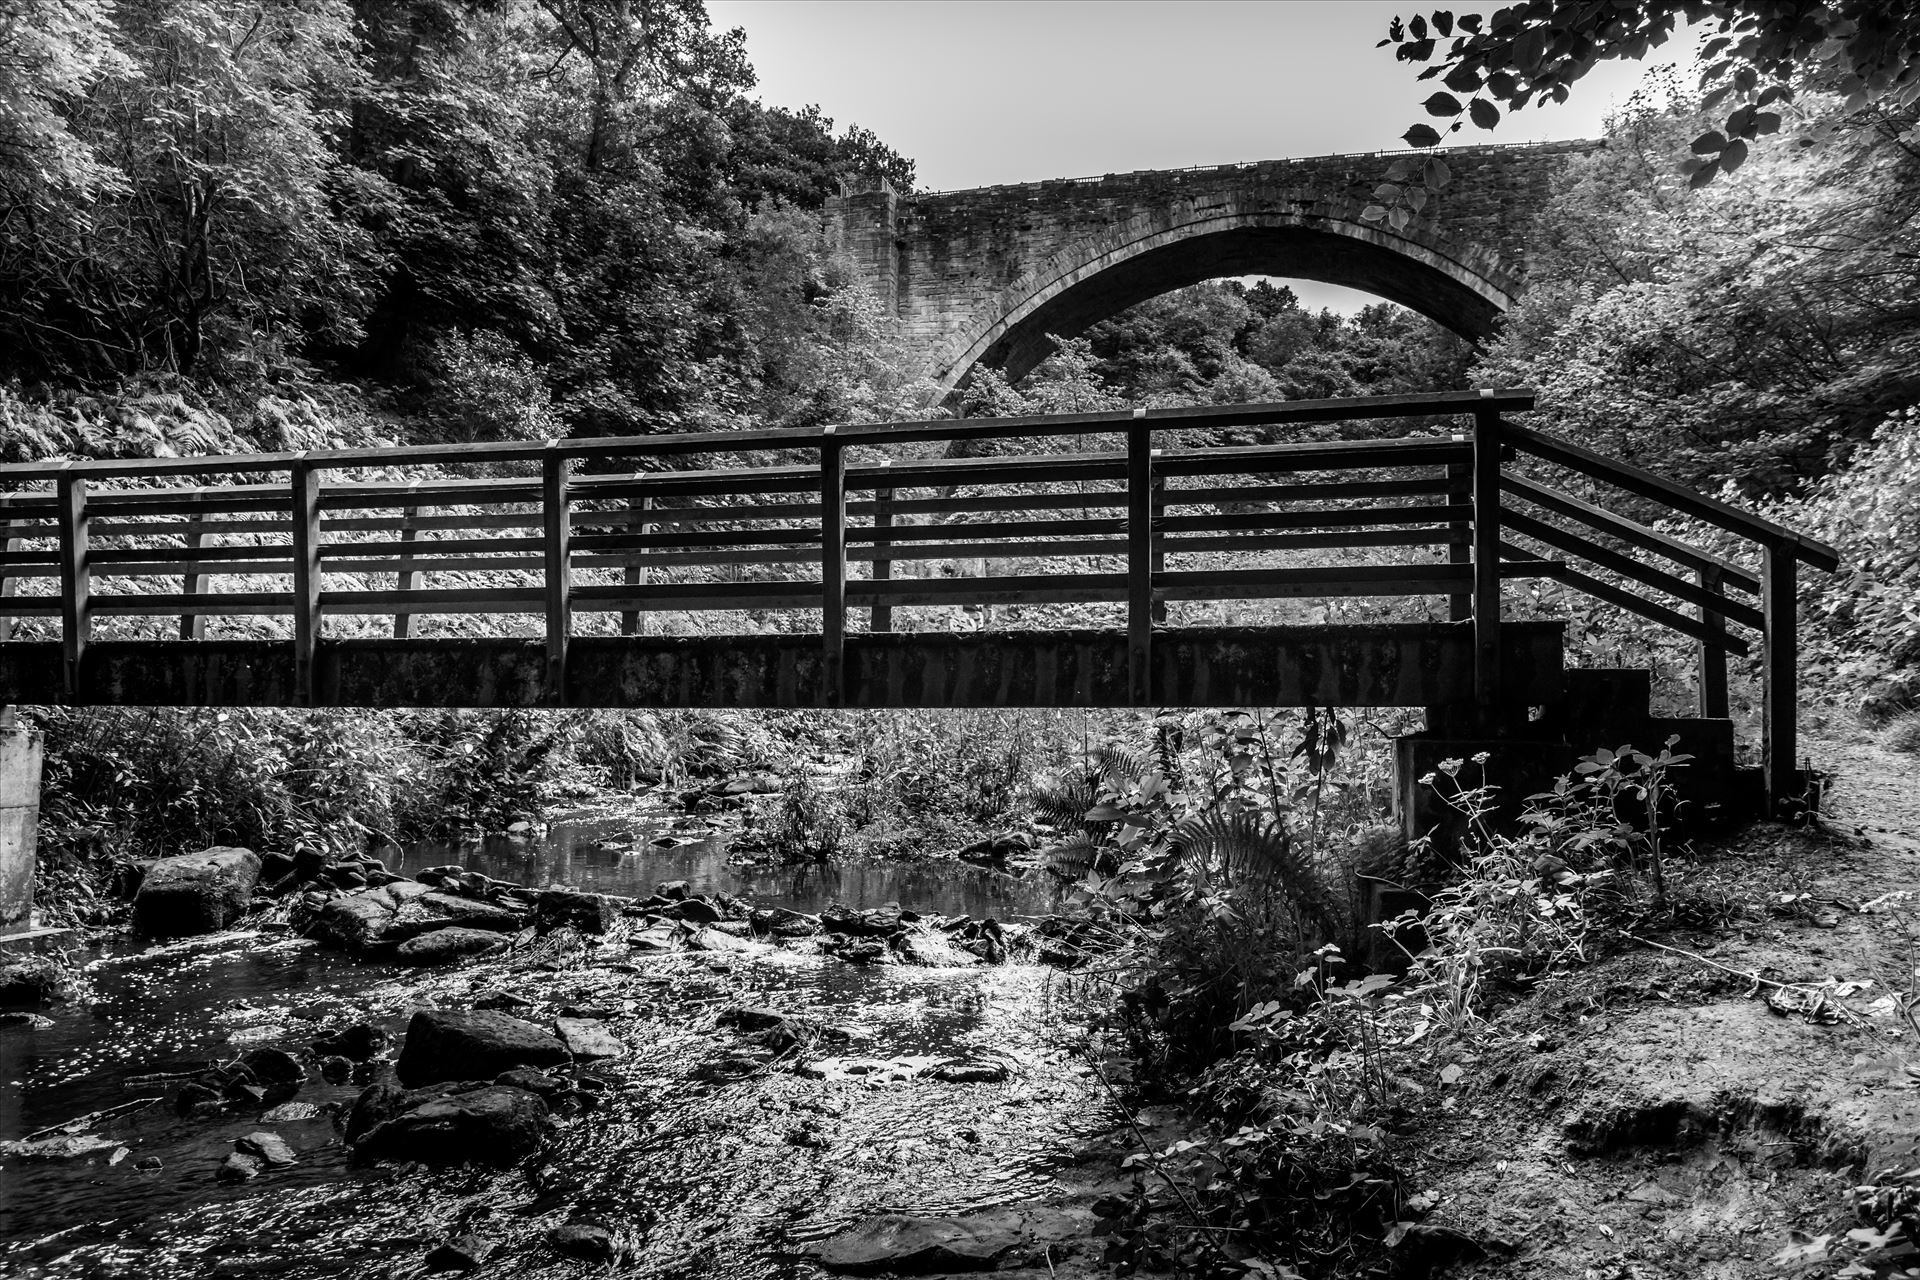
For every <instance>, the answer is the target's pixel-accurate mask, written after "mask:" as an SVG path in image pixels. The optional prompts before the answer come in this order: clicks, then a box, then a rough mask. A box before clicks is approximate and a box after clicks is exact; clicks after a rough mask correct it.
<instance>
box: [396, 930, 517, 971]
mask: <svg viewBox="0 0 1920 1280" xmlns="http://www.w3.org/2000/svg"><path fill="white" fill-rule="evenodd" d="M506 949H507V938H506V935H505V934H499V933H492V932H489V931H488V930H486V929H463V928H460V927H459V926H457V925H453V926H449V927H448V928H445V929H435V930H434V931H433V932H432V933H423V934H421V935H420V936H419V937H416V938H408V939H407V940H406V941H405V942H403V943H401V944H400V949H399V950H398V951H395V952H394V956H393V958H394V959H396V960H398V961H399V962H400V963H401V964H411V965H419V966H421V967H423V968H425V967H430V966H433V965H443V964H456V963H458V962H459V961H461V960H468V959H473V958H476V957H479V956H490V955H495V954H498V953H499V952H502V951H505V950H506Z"/></svg>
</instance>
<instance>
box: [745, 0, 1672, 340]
mask: <svg viewBox="0 0 1920 1280" xmlns="http://www.w3.org/2000/svg"><path fill="white" fill-rule="evenodd" d="M1427 7H1428V8H1431V7H1432V6H1427ZM1455 7H1456V9H1457V10H1459V11H1465V12H1470V11H1473V10H1474V9H1476V8H1479V9H1485V8H1488V7H1490V6H1479V5H1473V4H1463V3H1456V6H1455ZM707 11H708V13H709V15H710V16H711V18H712V20H713V24H714V26H715V27H717V28H720V29H723V30H724V29H727V28H731V27H742V28H744V29H745V30H746V33H747V54H748V57H749V58H750V59H751V60H752V63H753V66H754V69H755V71H756V72H757V73H758V74H759V77H760V84H759V88H758V90H757V91H756V92H757V93H758V95H759V97H760V98H761V100H762V101H763V102H765V103H767V104H768V105H769V106H782V107H794V108H798V107H803V106H806V105H807V104H809V103H818V104H819V105H820V107H821V109H822V110H823V111H824V112H825V113H826V114H827V115H828V116H830V117H832V118H833V120H834V122H835V124H836V125H837V126H839V127H840V128H845V127H846V126H847V125H849V124H855V123H857V124H861V125H865V126H866V127H867V128H869V129H872V130H873V131H874V132H875V133H876V134H878V135H879V136H880V137H881V139H882V140H884V141H885V142H886V143H887V144H888V145H889V146H891V147H893V148H894V149H895V150H897V151H899V152H901V153H902V154H904V155H907V156H910V157H912V159H913V160H914V161H915V162H916V163H917V164H918V165H919V182H920V185H921V186H922V187H925V188H929V189H932V190H936V191H946V190H957V189H961V188H966V187H982V186H992V185H995V184H997V183H1012V182H1033V181H1038V180H1040V179H1043V178H1072V177H1090V176H1095V175H1098V174H1103V173H1125V172H1129V171H1131V170H1134V169H1177V168H1185V167H1187V166H1190V165H1215V164H1230V163H1234V162H1238V161H1247V160H1277V159H1281V158H1284V157H1292V156H1315V155H1327V154H1331V153H1334V152H1342V151H1380V150H1402V149H1404V148H1405V144H1404V143H1402V142H1401V141H1400V140H1399V135H1400V134H1402V133H1403V132H1405V131H1406V128H1407V126H1408V125H1410V124H1412V123H1414V122H1415V121H1416V120H1424V119H1427V116H1426V114H1425V112H1423V111H1422V110H1421V108H1420V102H1421V100H1422V99H1424V98H1425V97H1426V96H1427V95H1428V94H1429V93H1431V92H1432V91H1433V86H1432V84H1431V83H1420V82H1417V81H1416V80H1415V79H1414V76H1415V74H1416V73H1417V71H1418V70H1419V68H1418V67H1414V66H1409V65H1408V64H1406V63H1401V62H1396V61H1394V59H1393V55H1392V50H1391V48H1390V47H1389V48H1387V49H1376V48H1374V44H1375V42H1376V41H1378V40H1380V39H1381V38H1382V37H1384V36H1385V35H1386V28H1387V23H1388V22H1389V21H1390V20H1391V19H1392V18H1393V16H1394V15H1395V14H1396V13H1399V14H1401V15H1403V16H1411V14H1412V13H1413V12H1414V9H1413V7H1412V6H1411V5H1409V4H1404V3H1398V2H1396V0H1387V2H1385V3H1381V2H1379V0H1328V2H1321V0H707ZM1691 47H1692V42H1691V41H1690V40H1687V39H1684V38H1680V39H1675V40H1674V41H1672V42H1670V43H1669V44H1668V45H1667V46H1665V47H1664V48H1663V49H1660V50H1657V51H1655V53H1654V54H1652V55H1650V56H1649V58H1648V60H1647V61H1646V62H1644V63H1619V64H1602V65H1601V66H1599V67H1597V68H1595V70H1594V71H1593V73H1592V74H1591V75H1589V76H1587V78H1586V79H1584V80H1582V81H1581V82H1580V83H1579V84H1578V85H1577V86H1575V92H1574V94H1573V96H1572V98H1571V99H1570V100H1569V101H1568V102H1566V103H1565V104H1563V105H1559V106H1548V107H1544V108H1539V109H1534V108H1528V109H1527V110H1526V111H1523V112H1519V113H1517V114H1515V115H1513V116H1512V117H1510V118H1508V119H1506V120H1503V121H1502V122H1501V124H1500V127H1499V129H1498V130H1497V131H1496V132H1494V133H1491V134H1489V133H1486V132H1484V131H1482V130H1478V129H1475V128H1473V127H1472V126H1471V125H1469V126H1467V127H1466V128H1465V129H1463V130H1462V131H1461V132H1460V134H1458V135H1455V137H1456V138H1458V139H1459V140H1461V141H1498V142H1534V141H1543V140H1548V139H1562V138H1592V137H1598V136H1599V135H1600V134H1601V132H1602V131H1603V130H1602V123H1601V122H1602V121H1603V120H1604V118H1605V117H1606V116H1607V114H1608V113H1609V112H1610V111H1612V110H1613V109H1615V108H1616V107H1618V106H1619V105H1620V104H1621V103H1623V102H1624V101H1625V100H1626V98H1627V97H1628V95H1630V94H1631V93H1632V92H1633V91H1634V89H1635V88H1636V87H1637V86H1638V85H1639V84H1640V82H1641V79H1642V78H1643V77H1644V76H1645V74H1646V73H1647V71H1648V69H1649V68H1650V67H1652V66H1654V65H1657V64H1659V63H1667V64H1673V63H1675V62H1679V63H1680V64H1682V65H1685V64H1686V63H1687V62H1688V61H1690V59H1689V57H1688V55H1689V54H1690V52H1691ZM1294 288H1295V290H1296V291H1297V292H1298V293H1299V294H1300V295H1301V298H1302V300H1303V301H1305V302H1306V303H1307V304H1308V305H1309V306H1316V307H1317V306H1332V307H1334V308H1335V309H1336V310H1341V311H1348V310H1352V309H1353V308H1354V307H1355V306H1356V305H1358V304H1359V303H1361V302H1367V301H1373V300H1374V299H1371V298H1368V297H1367V296H1366V295H1364V294H1356V293H1353V292H1352V291H1351V290H1345V289H1339V288H1337V287H1336V286H1332V285H1323V284H1318V283H1315V282H1310V281H1303V282H1298V283H1295V284H1294Z"/></svg>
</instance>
